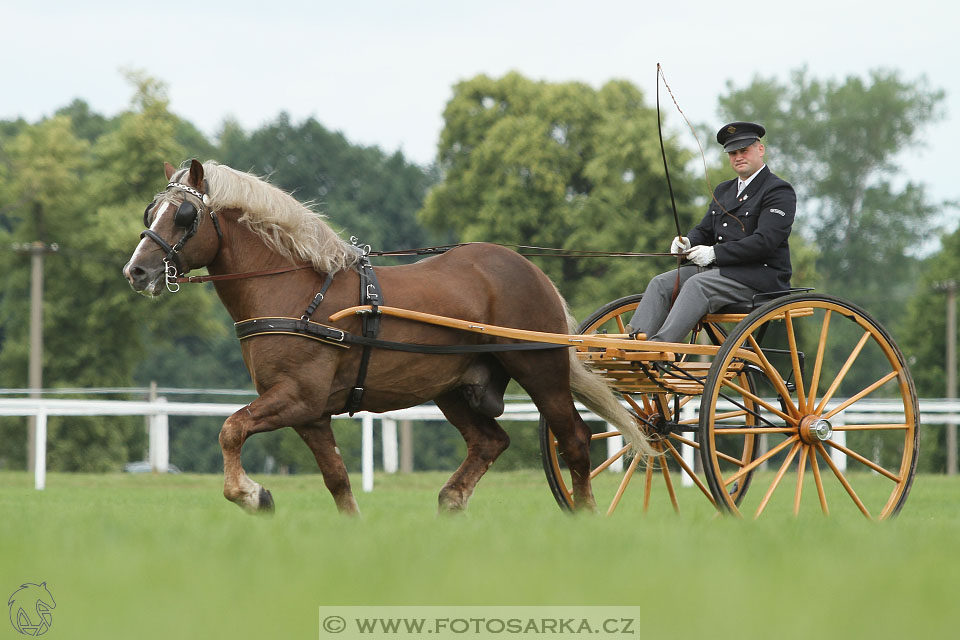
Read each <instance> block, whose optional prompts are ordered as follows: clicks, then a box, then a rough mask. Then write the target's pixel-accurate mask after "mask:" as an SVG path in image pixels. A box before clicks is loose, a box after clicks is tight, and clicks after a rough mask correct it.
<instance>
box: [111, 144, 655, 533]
mask: <svg viewBox="0 0 960 640" xmlns="http://www.w3.org/2000/svg"><path fill="white" fill-rule="evenodd" d="M164 170H165V174H166V178H167V181H168V185H167V187H166V189H164V190H163V191H162V192H160V193H159V194H158V195H157V196H156V197H155V198H154V200H153V201H152V202H151V203H150V204H149V205H148V206H147V208H146V210H145V211H144V225H145V227H146V229H145V230H144V231H143V233H142V234H141V239H140V242H139V243H138V244H137V246H136V249H135V250H134V252H133V254H132V256H131V257H130V260H129V262H128V263H127V264H126V265H125V266H124V268H123V274H124V276H125V277H126V279H127V281H128V282H129V283H130V285H131V287H132V288H133V289H134V291H137V292H139V293H141V294H144V295H146V296H148V297H156V296H159V295H160V294H161V293H162V292H163V291H164V289H165V288H166V287H167V286H169V283H170V281H171V280H172V276H176V277H178V278H179V279H180V280H184V277H183V276H184V275H185V274H186V273H188V272H189V271H191V270H193V269H198V268H202V267H206V268H207V271H208V274H209V275H208V276H202V278H207V279H210V280H213V281H214V282H213V286H214V288H215V290H216V293H217V295H218V296H219V298H220V300H221V302H222V303H223V305H224V307H225V308H226V309H227V311H228V312H229V314H230V316H231V317H232V318H233V320H234V322H237V323H241V322H243V321H245V320H248V319H253V318H262V317H265V316H268V317H274V316H276V317H289V318H305V316H308V315H312V317H315V318H323V317H329V315H330V314H333V313H335V312H336V311H339V310H342V309H345V308H349V307H352V306H356V305H358V304H364V301H363V300H362V299H361V297H360V294H359V292H360V288H361V282H362V281H363V275H364V274H363V269H362V266H363V263H364V261H365V260H368V259H367V258H366V257H365V254H364V252H363V251H362V250H361V249H358V248H357V247H356V246H355V245H354V244H351V243H349V242H347V241H345V240H343V239H342V238H341V237H340V236H339V235H338V234H337V232H336V231H334V230H333V229H332V228H331V227H330V225H329V224H328V223H327V222H326V220H325V217H324V216H323V215H322V214H319V213H317V212H315V211H314V210H313V208H312V207H311V206H310V205H305V204H303V203H301V202H299V201H298V200H297V199H295V198H294V197H293V196H292V195H291V194H289V193H287V192H284V191H283V190H281V189H279V188H277V187H275V186H273V185H271V184H269V183H268V182H267V181H265V180H263V179H261V178H259V177H257V176H254V175H252V174H249V173H245V172H242V171H238V170H236V169H233V168H230V167H228V166H226V165H222V164H219V163H216V162H212V161H211V162H206V163H202V164H201V163H200V162H198V161H197V160H196V159H194V160H191V161H190V162H189V166H187V163H184V165H183V166H181V167H180V168H175V167H173V166H172V165H171V164H169V163H164ZM373 276H374V277H375V279H376V281H378V282H379V290H380V291H381V292H382V296H383V299H385V300H386V301H387V302H389V303H390V305H391V306H392V307H400V308H403V309H409V310H414V311H416V310H420V311H428V312H430V313H433V314H438V315H442V316H447V317H452V318H460V319H464V320H470V321H474V322H480V323H487V324H492V325H497V326H502V327H511V328H517V329H524V330H533V331H541V332H551V333H574V332H575V329H574V328H573V327H575V321H574V320H573V317H572V316H571V314H570V312H569V310H568V307H567V305H566V303H565V301H564V300H563V298H562V297H561V295H560V293H559V292H558V290H557V288H556V287H555V286H554V284H553V283H552V282H551V281H550V279H549V278H548V277H547V276H546V275H545V274H544V273H543V272H542V271H541V270H540V269H538V268H537V267H536V266H535V265H533V264H532V263H531V262H529V261H528V260H526V259H525V258H523V257H522V256H520V255H519V254H518V253H516V252H515V251H513V250H510V249H508V248H504V247H501V246H498V245H493V244H485V243H477V244H467V245H462V246H458V247H456V248H452V249H450V250H449V251H446V252H444V253H442V254H440V255H432V256H430V257H427V258H425V259H422V260H419V261H417V262H414V263H412V264H406V265H401V266H383V267H376V268H373ZM194 278H195V279H200V278H201V277H194ZM365 286H368V285H365ZM368 289H369V286H368ZM321 290H322V292H321V293H319V294H318V291H321ZM311 303H313V304H312V309H311V312H310V314H306V313H305V312H304V309H306V308H307V307H310V306H311ZM327 326H328V327H329V328H330V329H331V330H334V331H340V332H346V333H345V334H344V333H341V335H357V334H358V333H359V332H362V331H363V326H362V322H361V319H360V318H358V317H357V316H356V315H352V316H349V317H345V318H342V319H339V320H337V321H335V322H332V323H329V324H328V325H327ZM307 337H309V336H302V335H293V334H274V333H269V332H268V333H266V334H262V335H256V336H253V337H249V338H246V339H244V340H241V349H242V353H243V359H244V363H245V364H246V366H247V369H248V371H249V373H250V376H251V379H252V381H253V385H254V387H255V389H256V391H257V393H258V397H257V398H256V399H255V400H254V401H253V402H251V403H250V404H248V405H247V406H245V407H243V408H241V409H240V410H238V411H237V412H235V413H234V414H233V415H231V416H229V417H228V418H227V419H226V420H225V421H224V423H223V427H222V429H221V431H220V436H219V440H220V446H221V449H222V452H223V468H224V488H223V493H224V496H225V497H226V498H227V499H228V500H230V501H231V502H234V503H235V504H237V505H239V506H240V507H241V508H242V509H244V510H246V511H248V512H251V513H256V512H273V511H274V509H275V504H274V500H273V496H272V494H271V493H270V491H269V490H267V489H266V488H264V487H263V486H262V485H261V484H259V483H257V482H255V481H253V480H252V479H251V478H250V477H249V476H248V475H247V473H246V472H245V470H244V469H243V465H242V463H241V456H240V453H241V448H242V447H243V444H244V442H245V441H246V439H247V438H249V437H250V436H252V435H253V434H256V433H263V432H269V431H273V430H276V429H279V428H281V427H285V426H289V427H292V428H293V429H294V430H295V431H296V432H297V434H299V436H300V437H301V438H302V439H303V441H304V442H305V443H306V445H307V446H308V447H309V448H310V449H311V451H312V452H313V455H314V457H315V458H316V461H317V465H318V466H319V468H320V471H321V473H322V476H323V480H324V483H325V485H326V487H327V489H328V490H329V492H330V494H331V495H332V496H333V500H334V502H335V504H336V507H337V509H338V510H339V512H340V513H343V514H358V513H359V509H358V507H357V502H356V500H355V498H354V496H353V493H352V491H351V487H350V481H349V478H348V476H347V470H346V468H345V466H344V463H343V460H342V459H341V457H340V454H339V450H338V449H337V446H336V441H335V439H334V435H333V432H332V430H331V427H330V421H331V417H332V416H334V415H338V414H342V413H345V412H347V411H348V408H349V411H350V413H351V414H352V412H353V411H357V410H361V411H369V412H384V411H390V410H396V409H401V408H406V407H411V406H416V405H419V404H422V403H424V402H428V401H431V400H432V401H434V402H435V403H436V405H437V406H438V407H439V408H440V410H441V412H442V413H443V415H444V416H445V417H446V418H447V419H448V420H449V421H450V423H452V424H453V426H454V427H456V428H457V429H458V430H459V432H460V434H461V435H462V437H463V439H464V441H465V442H466V445H467V454H466V457H465V459H464V460H463V462H462V463H461V464H460V466H459V468H458V469H457V470H456V471H454V473H453V474H452V475H451V476H450V478H449V479H448V481H447V482H446V484H444V486H443V487H442V489H441V490H440V493H439V496H438V511H439V512H457V511H461V510H463V509H464V508H465V507H466V505H467V502H468V500H469V499H470V496H471V495H472V494H473V491H474V489H475V487H476V485H477V482H478V481H479V480H480V478H481V477H482V476H483V474H484V473H485V472H486V471H487V469H488V468H489V467H490V465H492V464H493V462H494V461H495V460H496V459H497V457H498V456H499V455H500V454H501V453H502V452H503V451H504V450H505V449H506V448H507V446H508V444H509V442H510V439H509V437H508V435H507V433H506V432H505V431H504V430H503V429H502V428H501V427H500V425H499V424H498V423H497V421H496V418H497V417H498V416H499V415H501V413H502V410H503V394H504V391H505V389H506V387H507V384H508V382H509V381H510V380H511V379H513V380H516V381H517V382H518V383H519V384H520V386H521V387H523V389H524V390H525V391H526V392H527V393H528V394H529V396H530V398H531V399H532V401H533V402H534V403H535V405H536V406H537V408H538V410H539V411H540V413H541V415H542V416H543V418H544V419H545V420H546V422H547V424H548V425H549V427H550V429H551V431H552V432H553V433H554V435H555V436H556V438H557V441H558V446H559V449H560V451H561V452H562V457H563V459H564V462H565V463H566V464H567V465H568V466H569V468H570V469H571V471H572V490H573V494H574V498H575V503H576V505H577V507H578V508H581V509H587V510H595V509H596V503H595V501H594V498H593V493H592V490H591V486H590V461H589V444H590V430H589V429H588V427H587V426H586V425H585V424H584V422H583V420H582V419H581V417H580V415H579V413H578V412H577V409H576V408H575V406H574V394H576V398H577V399H578V400H580V401H581V402H583V403H584V404H585V405H586V406H587V407H588V408H589V409H590V410H591V411H593V412H594V413H595V414H596V415H598V416H600V417H602V418H604V419H605V420H607V421H608V422H609V423H611V424H613V425H614V426H615V427H616V428H617V429H618V430H619V431H620V432H621V433H622V434H623V435H624V437H625V439H626V441H627V442H628V444H629V445H630V446H631V447H632V450H633V451H634V452H636V453H637V454H649V452H650V450H651V449H650V447H649V444H648V443H647V441H646V439H645V436H644V435H643V434H642V433H641V431H640V429H639V428H638V426H637V423H636V422H635V420H634V418H633V417H632V415H631V414H630V412H629V411H627V410H626V409H625V408H624V407H623V406H621V405H620V403H619V402H618V401H617V399H616V398H615V396H614V395H613V392H612V391H611V389H610V388H609V387H608V386H607V384H606V383H605V382H604V381H603V379H602V378H600V377H599V376H597V375H596V374H594V373H592V372H590V371H588V370H587V369H586V368H585V367H584V366H583V365H582V364H580V363H579V362H578V361H577V359H576V357H575V355H574V350H573V349H572V348H569V347H560V348H551V349H538V350H530V351H521V350H514V351H509V350H502V351H501V350H492V351H480V352H475V353H460V352H456V353H411V352H406V351H399V350H391V349H371V350H366V349H359V348H355V346H347V345H345V344H342V343H338V342H337V341H336V340H320V339H307ZM379 339H382V340H387V341H392V342H395V343H410V344H427V345H441V346H442V345H447V346H448V348H449V349H450V350H452V351H456V350H457V348H459V346H462V345H467V346H471V345H482V344H488V345H497V346H493V347H488V349H509V348H510V345H511V344H517V343H518V342H519V341H517V340H512V339H506V338H497V337H494V336H489V335H477V334H474V333H469V332H464V331H458V330H456V329H453V328H449V327H443V326H436V325H433V324H427V323H423V322H416V321H412V320H407V319H403V318H394V317H386V316H384V317H382V318H380V327H379ZM481 349H482V347H481ZM364 351H367V353H366V354H364V353H363V352H364ZM361 367H363V368H364V369H366V375H365V380H364V381H363V382H362V384H361V383H360V382H359V380H358V371H359V370H360V368H361ZM358 386H359V387H361V388H362V389H363V391H362V397H360V398H357V397H356V396H355V395H354V394H355V393H356V389H357V387H358ZM351 399H353V400H359V402H355V403H354V404H353V406H352V407H349V405H348V403H349V402H350V400H351Z"/></svg>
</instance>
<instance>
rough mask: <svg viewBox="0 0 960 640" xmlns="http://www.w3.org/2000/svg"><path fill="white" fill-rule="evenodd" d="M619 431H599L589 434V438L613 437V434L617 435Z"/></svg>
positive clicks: (602, 438)
mask: <svg viewBox="0 0 960 640" xmlns="http://www.w3.org/2000/svg"><path fill="white" fill-rule="evenodd" d="M619 435H620V432H619V431H601V432H600V433H592V434H590V439H591V440H604V439H606V438H613V437H614V436H619Z"/></svg>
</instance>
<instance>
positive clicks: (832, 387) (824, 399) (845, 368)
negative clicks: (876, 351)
mask: <svg viewBox="0 0 960 640" xmlns="http://www.w3.org/2000/svg"><path fill="white" fill-rule="evenodd" d="M869 339H870V332H869V331H864V332H863V336H862V337H861V338H860V342H858V343H857V346H856V347H854V348H853V351H852V352H851V353H850V356H849V357H848V358H847V361H846V362H844V363H843V367H841V368H840V372H839V373H838V374H837V377H836V378H835V379H834V381H833V383H832V384H831V385H830V388H829V389H827V392H826V393H825V394H823V397H822V398H821V399H820V404H818V405H817V408H816V409H815V410H814V413H823V408H824V407H826V406H827V403H828V402H830V398H832V397H833V394H834V393H836V392H837V389H839V388H840V383H841V382H843V379H844V378H846V377H847V372H848V371H850V367H852V366H853V363H854V362H855V361H856V359H857V356H859V355H860V351H861V350H863V346H864V345H865V344H867V340H869Z"/></svg>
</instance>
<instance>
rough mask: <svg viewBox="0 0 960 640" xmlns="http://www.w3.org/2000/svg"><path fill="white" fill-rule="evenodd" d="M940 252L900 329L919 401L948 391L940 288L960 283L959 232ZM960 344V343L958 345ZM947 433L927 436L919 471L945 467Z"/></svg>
mask: <svg viewBox="0 0 960 640" xmlns="http://www.w3.org/2000/svg"><path fill="white" fill-rule="evenodd" d="M941 247H942V248H941V249H940V250H939V251H938V252H937V253H935V254H933V255H931V256H930V257H928V258H927V259H926V260H924V262H923V265H922V267H921V270H920V276H919V277H918V278H917V280H916V282H915V283H914V293H913V296H912V297H911V298H910V301H909V303H908V304H907V307H906V313H905V314H904V317H903V320H902V321H901V323H900V325H899V326H898V327H897V335H898V336H899V344H900V347H901V349H903V352H904V354H905V355H906V356H907V359H908V361H909V363H910V371H911V373H912V374H913V379H914V382H915V383H916V385H917V394H918V395H919V396H920V397H922V398H923V397H927V398H941V397H943V396H944V395H945V393H944V392H945V390H946V376H945V371H946V365H947V358H946V347H947V344H946V328H947V321H946V316H947V312H946V305H947V301H948V297H947V295H945V293H944V292H943V291H942V290H941V285H942V284H943V283H947V282H950V281H954V282H956V281H958V280H960V229H957V230H955V231H953V232H952V233H949V234H945V235H944V236H942V238H941ZM958 344H960V341H958ZM945 444H946V430H944V429H939V428H938V429H936V431H935V433H932V434H931V433H928V434H926V436H925V439H924V441H923V446H922V447H921V449H920V455H921V458H920V465H921V466H920V469H921V470H924V471H939V472H942V471H943V470H944V468H945V467H946V448H945Z"/></svg>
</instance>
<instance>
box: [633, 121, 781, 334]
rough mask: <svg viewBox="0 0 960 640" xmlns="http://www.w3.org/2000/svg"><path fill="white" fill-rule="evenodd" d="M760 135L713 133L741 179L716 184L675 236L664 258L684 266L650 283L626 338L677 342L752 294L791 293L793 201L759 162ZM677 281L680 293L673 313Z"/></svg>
mask: <svg viewBox="0 0 960 640" xmlns="http://www.w3.org/2000/svg"><path fill="white" fill-rule="evenodd" d="M765 133H766V132H765V130H764V128H763V127H762V126H760V125H759V124H755V123H752V122H731V123H730V124H728V125H725V126H724V127H723V128H722V129H720V131H719V132H717V142H719V143H720V144H722V145H723V148H724V151H726V152H727V156H728V157H729V159H730V166H731V167H733V170H734V171H735V172H736V173H737V175H738V176H739V177H737V178H734V179H733V180H728V181H726V182H722V183H720V184H719V185H717V188H716V189H714V191H713V199H712V200H711V201H710V204H709V206H708V207H707V213H706V215H705V216H704V217H703V220H701V221H700V224H698V225H697V226H696V227H694V228H693V229H692V230H691V231H690V233H689V235H688V236H686V237H681V238H674V240H673V243H672V244H671V246H670V252H671V253H678V254H683V255H684V256H685V257H686V258H687V260H688V261H689V263H688V264H686V265H684V266H681V267H680V269H679V270H678V271H670V272H667V273H662V274H660V275H658V276H656V277H655V278H653V280H651V281H650V284H649V285H648V286H647V290H646V292H645V293H644V294H643V298H642V300H641V301H640V306H639V307H637V311H636V313H634V315H633V318H631V320H630V327H629V331H630V333H631V334H635V335H636V334H639V333H643V334H645V335H646V336H647V339H648V340H656V341H661V342H681V341H683V340H684V338H685V337H686V335H687V334H688V333H690V331H691V330H692V329H693V328H694V327H695V326H696V325H697V322H699V321H700V319H701V318H702V317H703V316H704V315H706V314H707V313H713V312H715V311H717V310H718V309H721V308H723V307H725V306H727V305H729V304H733V303H736V302H744V301H748V300H751V299H752V298H753V296H754V295H756V294H757V293H767V292H771V291H781V290H785V289H789V288H790V275H791V273H792V269H791V266H790V245H789V243H788V242H787V240H788V238H789V236H790V228H791V227H792V226H793V217H794V214H795V213H796V209H797V195H796V193H795V192H794V190H793V187H791V186H790V184H789V183H788V182H785V181H784V180H782V179H780V178H778V177H777V176H776V175H774V174H773V173H772V172H771V171H770V169H768V168H767V166H766V164H764V162H763V154H764V146H763V143H762V142H761V141H760V138H762V137H763V136H764V134H765ZM690 263H692V264H690ZM678 277H679V283H680V290H679V293H678V294H677V298H676V301H675V302H674V304H673V307H672V308H671V306H670V302H671V299H672V297H673V292H674V289H675V287H676V283H677V279H678ZM638 337H639V336H638Z"/></svg>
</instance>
